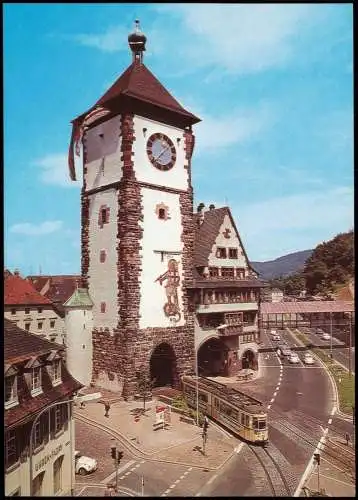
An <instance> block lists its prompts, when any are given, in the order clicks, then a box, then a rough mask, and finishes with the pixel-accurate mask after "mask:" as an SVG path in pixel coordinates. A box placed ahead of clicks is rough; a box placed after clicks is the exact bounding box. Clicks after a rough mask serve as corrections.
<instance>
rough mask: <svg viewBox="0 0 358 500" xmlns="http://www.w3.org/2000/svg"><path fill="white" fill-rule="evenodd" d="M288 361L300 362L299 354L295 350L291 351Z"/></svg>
mask: <svg viewBox="0 0 358 500" xmlns="http://www.w3.org/2000/svg"><path fill="white" fill-rule="evenodd" d="M288 361H289V362H290V363H295V364H296V363H299V362H300V359H299V357H298V356H297V354H296V353H295V352H291V354H290V355H289V358H288Z"/></svg>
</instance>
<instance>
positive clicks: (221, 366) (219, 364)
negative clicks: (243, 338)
mask: <svg viewBox="0 0 358 500" xmlns="http://www.w3.org/2000/svg"><path fill="white" fill-rule="evenodd" d="M227 353H228V348H227V347H226V345H225V344H224V342H223V341H222V340H221V339H216V338H212V339H209V340H207V341H206V342H204V344H203V345H202V346H200V347H199V350H198V374H199V376H202V377H215V376H218V375H221V376H226V375H227Z"/></svg>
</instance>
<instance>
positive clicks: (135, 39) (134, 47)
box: [128, 19, 147, 63]
mask: <svg viewBox="0 0 358 500" xmlns="http://www.w3.org/2000/svg"><path fill="white" fill-rule="evenodd" d="M146 41H147V37H146V36H145V34H144V33H142V32H141V30H140V26H139V20H138V19H136V20H135V21H134V32H133V33H131V34H130V35H129V36H128V43H129V47H130V49H131V51H132V54H133V62H139V63H142V62H143V52H144V51H145V44H146Z"/></svg>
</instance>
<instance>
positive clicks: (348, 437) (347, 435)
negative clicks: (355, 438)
mask: <svg viewBox="0 0 358 500" xmlns="http://www.w3.org/2000/svg"><path fill="white" fill-rule="evenodd" d="M350 439H351V438H350V436H349V434H348V432H346V441H347V446H348V445H349V441H350Z"/></svg>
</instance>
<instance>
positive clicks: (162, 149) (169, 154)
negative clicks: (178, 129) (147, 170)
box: [147, 133, 177, 170]
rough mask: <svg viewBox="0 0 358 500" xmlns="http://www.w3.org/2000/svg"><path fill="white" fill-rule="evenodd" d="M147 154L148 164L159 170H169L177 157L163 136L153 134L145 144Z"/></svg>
mask: <svg viewBox="0 0 358 500" xmlns="http://www.w3.org/2000/svg"><path fill="white" fill-rule="evenodd" d="M147 154H148V158H149V160H150V162H151V163H152V164H153V165H154V166H155V167H156V168H158V169H159V170H170V169H171V168H172V167H173V166H174V164H175V160H176V157H177V154H176V150H175V146H174V144H173V143H172V141H171V140H170V139H169V137H167V136H166V135H164V134H159V133H158V134H153V135H151V136H150V137H149V139H148V142H147Z"/></svg>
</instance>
